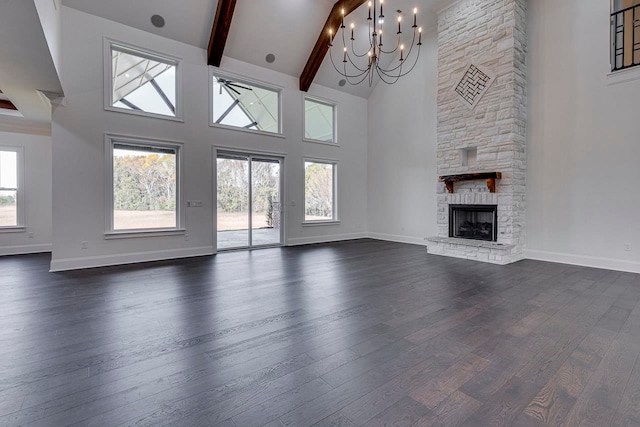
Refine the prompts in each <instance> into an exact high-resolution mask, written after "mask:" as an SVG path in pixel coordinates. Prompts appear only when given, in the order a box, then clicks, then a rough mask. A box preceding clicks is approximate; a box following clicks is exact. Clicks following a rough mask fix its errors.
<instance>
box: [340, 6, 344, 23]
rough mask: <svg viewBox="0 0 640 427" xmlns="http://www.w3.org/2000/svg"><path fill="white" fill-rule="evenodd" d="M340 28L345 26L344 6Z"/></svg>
mask: <svg viewBox="0 0 640 427" xmlns="http://www.w3.org/2000/svg"><path fill="white" fill-rule="evenodd" d="M340 28H344V8H343V9H342V20H341V21H340Z"/></svg>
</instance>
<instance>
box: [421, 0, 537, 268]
mask: <svg viewBox="0 0 640 427" xmlns="http://www.w3.org/2000/svg"><path fill="white" fill-rule="evenodd" d="M526 40H527V39H526V0H462V1H460V2H457V3H455V4H454V5H452V6H451V7H449V8H448V9H445V10H444V11H442V12H440V14H439V16H438V100H437V104H438V130H437V134H438V147H437V148H438V149H437V156H438V157H437V165H438V175H440V177H441V178H440V181H441V183H440V184H439V187H438V194H437V198H438V200H437V209H438V212H437V221H438V235H437V236H433V237H430V238H429V239H428V240H429V243H428V247H427V249H428V252H429V253H430V254H437V255H445V256H452V257H458V258H466V259H473V260H478V261H484V262H491V263H496V264H508V263H511V262H515V261H518V260H521V259H523V258H524V245H525V175H526V152H525V143H526V120H527V100H526V63H525V59H526ZM485 178H491V179H486V180H485ZM460 206H467V207H473V208H474V209H475V210H476V213H469V212H470V210H469V209H468V210H466V211H465V210H460V209H457V207H460ZM472 211H473V209H471V212H472ZM489 211H490V212H491V213H489V214H488V215H489V216H487V215H486V213H487V212H489ZM489 217H491V218H492V219H491V220H489V219H488V218H489ZM456 224H457V225H456ZM489 228H491V230H490V231H489V230H488V229H489Z"/></svg>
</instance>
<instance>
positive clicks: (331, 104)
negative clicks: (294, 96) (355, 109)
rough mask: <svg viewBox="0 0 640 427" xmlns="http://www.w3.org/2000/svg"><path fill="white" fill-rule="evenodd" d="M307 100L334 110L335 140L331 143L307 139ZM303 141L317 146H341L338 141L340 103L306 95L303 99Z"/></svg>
mask: <svg viewBox="0 0 640 427" xmlns="http://www.w3.org/2000/svg"><path fill="white" fill-rule="evenodd" d="M307 100H309V101H311V102H315V103H317V104H322V105H326V106H329V107H331V108H332V110H333V139H332V140H331V141H321V140H319V139H313V138H307V130H306V126H307V106H306V102H307ZM302 140H303V141H304V142H313V143H316V144H324V145H330V146H332V147H339V146H340V142H339V140H338V103H337V102H334V101H331V100H328V99H324V98H319V97H317V96H313V95H304V96H303V97H302Z"/></svg>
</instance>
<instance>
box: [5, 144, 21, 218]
mask: <svg viewBox="0 0 640 427" xmlns="http://www.w3.org/2000/svg"><path fill="white" fill-rule="evenodd" d="M20 162H21V151H20V149H19V148H12V147H0V229H2V228H15V227H20V226H21V225H22V224H21V215H20V214H21V211H22V209H21V208H22V206H21V205H22V200H23V197H22V195H21V191H20V186H21V183H20V173H21V171H20V168H21V164H20Z"/></svg>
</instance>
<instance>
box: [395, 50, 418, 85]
mask: <svg viewBox="0 0 640 427" xmlns="http://www.w3.org/2000/svg"><path fill="white" fill-rule="evenodd" d="M419 58H420V49H418V54H417V55H416V60H415V61H414V63H413V65H412V66H411V68H409V70H408V71H405V72H404V73H402V74H400V75H399V76H398V78H400V77H404V76H406V75H407V74H409V73H410V72H411V71H413V69H414V68H415V67H416V65H417V64H418V59H419Z"/></svg>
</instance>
